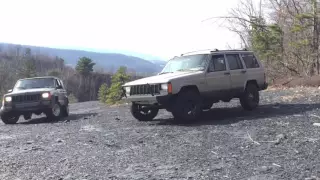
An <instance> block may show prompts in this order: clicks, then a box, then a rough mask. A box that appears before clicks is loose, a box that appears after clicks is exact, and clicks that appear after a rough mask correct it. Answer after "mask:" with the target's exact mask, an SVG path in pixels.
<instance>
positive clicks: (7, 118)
mask: <svg viewBox="0 0 320 180" xmlns="http://www.w3.org/2000/svg"><path fill="white" fill-rule="evenodd" d="M19 117H20V116H15V115H11V114H3V115H1V120H2V122H3V123H5V124H16V123H17V122H18V120H19Z"/></svg>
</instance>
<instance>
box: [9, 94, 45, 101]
mask: <svg viewBox="0 0 320 180" xmlns="http://www.w3.org/2000/svg"><path fill="white" fill-rule="evenodd" d="M40 99H41V94H25V95H17V96H12V102H34V101H39V100H40Z"/></svg>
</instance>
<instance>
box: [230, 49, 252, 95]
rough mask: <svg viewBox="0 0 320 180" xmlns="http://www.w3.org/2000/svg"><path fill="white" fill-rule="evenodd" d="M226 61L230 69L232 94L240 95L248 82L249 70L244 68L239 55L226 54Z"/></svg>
mask: <svg viewBox="0 0 320 180" xmlns="http://www.w3.org/2000/svg"><path fill="white" fill-rule="evenodd" d="M226 59H227V63H228V65H229V69H230V77H231V93H232V94H233V95H237V94H240V93H241V92H242V91H243V89H244V84H245V82H246V80H247V74H246V72H247V70H246V69H245V68H244V65H243V63H242V61H241V59H240V55H239V54H237V53H235V54H226Z"/></svg>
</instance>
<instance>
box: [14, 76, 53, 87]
mask: <svg viewBox="0 0 320 180" xmlns="http://www.w3.org/2000/svg"><path fill="white" fill-rule="evenodd" d="M54 87H55V84H54V79H53V78H35V79H21V80H19V81H18V82H17V83H16V85H15V86H14V89H35V88H54Z"/></svg>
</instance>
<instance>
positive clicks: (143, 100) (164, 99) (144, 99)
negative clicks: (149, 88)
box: [122, 94, 173, 106]
mask: <svg viewBox="0 0 320 180" xmlns="http://www.w3.org/2000/svg"><path fill="white" fill-rule="evenodd" d="M172 98H173V95H170V94H167V95H154V96H152V95H134V96H127V97H123V98H122V100H124V101H126V102H134V103H138V104H145V105H147V104H148V105H154V104H159V105H164V106H166V105H168V104H169V103H170V101H171V99H172Z"/></svg>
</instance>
